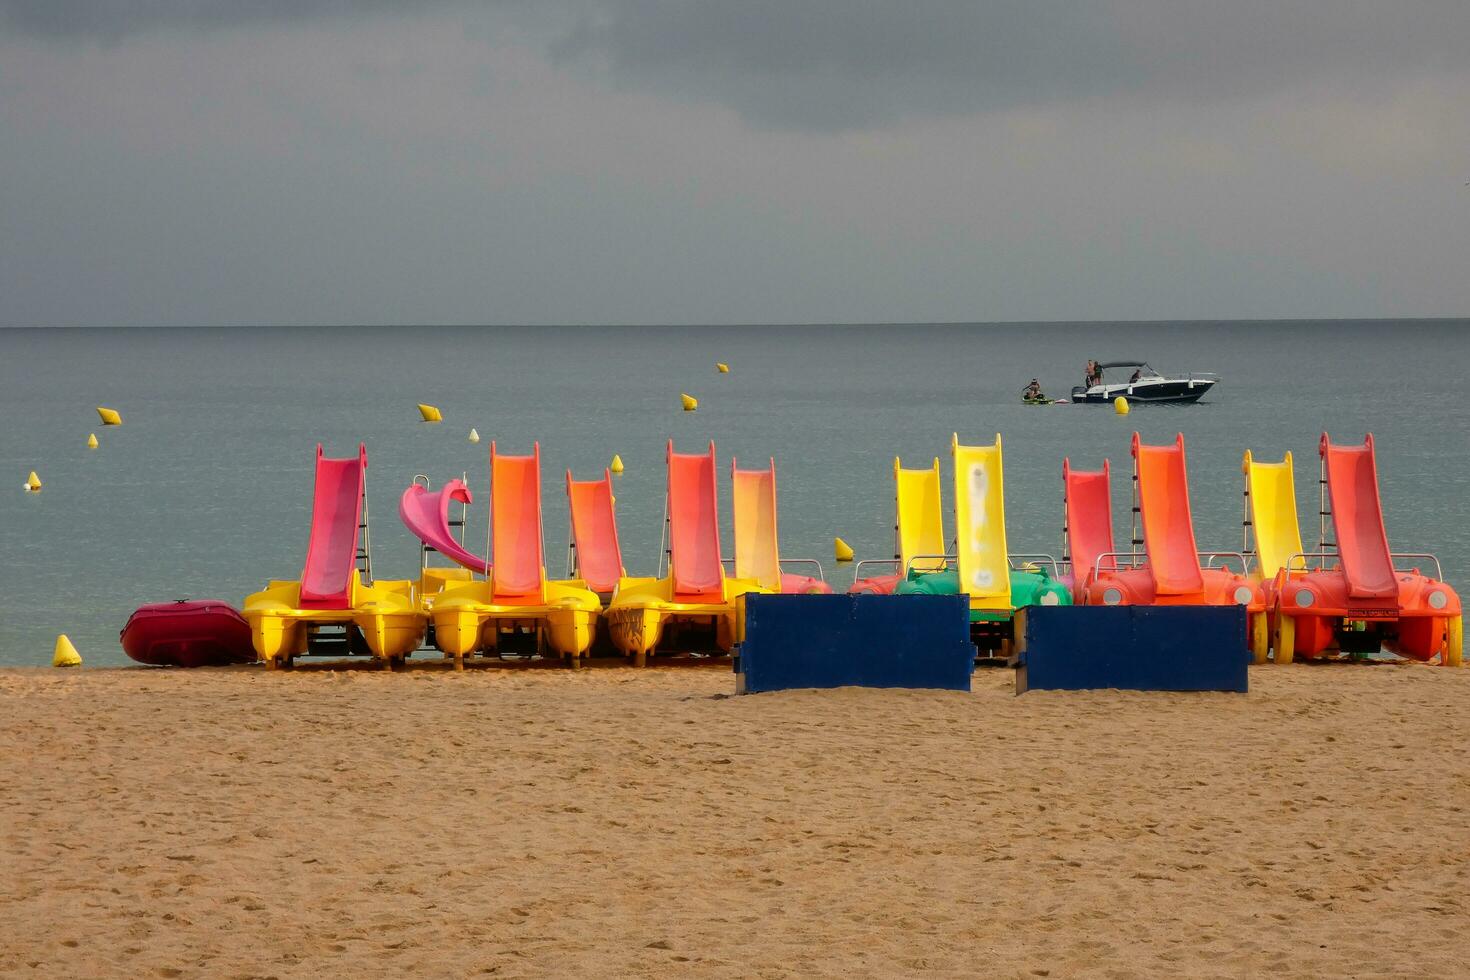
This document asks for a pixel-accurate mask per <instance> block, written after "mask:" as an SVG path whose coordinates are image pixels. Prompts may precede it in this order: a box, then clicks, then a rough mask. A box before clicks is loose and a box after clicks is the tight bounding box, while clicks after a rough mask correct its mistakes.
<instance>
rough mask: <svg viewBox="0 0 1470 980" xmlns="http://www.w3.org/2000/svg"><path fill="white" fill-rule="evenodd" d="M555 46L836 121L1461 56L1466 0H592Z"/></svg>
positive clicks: (735, 98)
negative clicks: (900, 0)
mask: <svg viewBox="0 0 1470 980" xmlns="http://www.w3.org/2000/svg"><path fill="white" fill-rule="evenodd" d="M553 53H554V54H556V55H557V56H559V57H561V58H563V59H567V60H572V61H578V60H590V61H592V62H594V63H597V64H600V65H601V66H602V67H603V68H604V69H605V70H606V71H607V72H608V73H609V74H610V76H611V77H612V78H613V79H615V80H617V81H619V82H621V83H623V84H627V85H633V86H651V87H656V88H658V89H661V90H665V91H671V92H680V93H685V94H686V95H694V96H698V97H702V98H707V99H712V100H715V101H719V102H724V103H728V104H730V105H733V106H734V107H735V108H737V109H738V110H739V111H740V112H741V113H742V114H743V115H745V116H746V117H748V118H752V119H755V120H758V121H761V122H766V123H770V124H775V125H779V126H791V127H797V128H809V127H815V128H843V127H847V126H856V125H863V124H869V123H875V122H885V121H889V120H891V119H893V118H896V117H899V116H902V115H907V114H920V115H937V114H948V113H971V112H984V111H993V110H997V109H999V110H1004V109H1008V108H1013V107H1017V106H1026V105H1037V104H1045V103H1050V102H1056V101H1061V100H1076V99H1083V98H1089V97H1096V96H1101V97H1108V96H1114V95H1120V94H1122V95H1128V94H1145V95H1148V96H1150V97H1159V98H1184V99H1189V100H1218V99H1221V98H1236V97H1242V96H1251V95H1255V94H1260V93H1269V92H1271V91H1275V90H1279V89H1280V88H1282V87H1285V86H1289V85H1294V84H1301V83H1312V82H1316V81H1324V80H1325V81H1343V82H1351V83H1352V84H1353V85H1358V86H1361V85H1365V84H1366V85H1373V84H1379V83H1382V82H1384V81H1388V80H1393V79H1397V78H1402V77H1404V76H1411V75H1417V74H1421V73H1427V72H1444V71H1459V72H1463V71H1464V70H1465V69H1466V67H1467V59H1470V3H1465V2H1464V0H1406V2H1399V3H1395V4H1393V5H1392V6H1391V7H1389V6H1386V5H1384V4H1383V3H1382V2H1381V0H1332V2H1321V0H1233V2H1231V3H1228V4H1222V3H1219V2H1217V0H1094V2H1088V3H1085V4H1078V3H1075V2H1073V0H986V2H976V0H928V2H922V3H913V4H894V3H892V2H889V0H804V2H793V0H742V2H739V3H730V2H728V0H598V2H595V3H592V4H589V5H587V6H586V7H584V8H583V12H582V17H581V20H580V22H579V24H578V26H577V27H576V28H575V29H574V30H573V31H572V32H570V33H569V34H568V35H566V36H565V37H564V38H563V39H562V40H561V41H560V42H559V43H557V44H556V45H555V46H554V48H553Z"/></svg>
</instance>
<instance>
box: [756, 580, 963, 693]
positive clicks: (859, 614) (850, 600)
mask: <svg viewBox="0 0 1470 980" xmlns="http://www.w3.org/2000/svg"><path fill="white" fill-rule="evenodd" d="M739 616H740V623H739V625H738V626H737V635H738V636H739V637H740V642H739V643H738V644H737V646H736V647H735V675H736V678H735V689H736V692H737V693H739V694H755V693H759V692H761V691H781V690H786V689H788V688H797V687H848V686H854V687H922V688H942V689H945V690H951V691H968V690H969V689H970V672H971V670H972V669H973V667H974V661H975V646H974V644H972V643H971V642H970V600H969V597H968V596H963V595H945V596H937V595H903V596H887V595H762V594H747V595H745V596H742V597H741V600H740V602H739Z"/></svg>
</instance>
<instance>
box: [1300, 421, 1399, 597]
mask: <svg viewBox="0 0 1470 980" xmlns="http://www.w3.org/2000/svg"><path fill="white" fill-rule="evenodd" d="M1319 449H1320V451H1321V453H1322V462H1323V465H1324V467H1325V469H1326V471H1327V492H1328V494H1329V495H1330V497H1331V500H1332V522H1333V526H1334V527H1335V528H1336V530H1337V554H1338V556H1339V559H1340V561H1341V563H1342V573H1343V575H1344V576H1345V577H1346V578H1347V585H1348V595H1350V596H1351V597H1353V598H1354V599H1397V598H1398V594H1399V586H1398V581H1397V579H1396V577H1395V575H1394V571H1393V558H1392V557H1391V556H1390V554H1389V550H1388V532H1387V531H1386V530H1384V527H1383V508H1382V506H1381V504H1380V502H1379V499H1378V466H1377V464H1376V463H1375V462H1374V458H1373V436H1372V435H1371V434H1370V435H1369V436H1368V438H1367V439H1365V440H1364V441H1363V445H1361V446H1334V445H1333V444H1332V443H1331V442H1330V441H1329V440H1328V438H1327V433H1325V432H1324V433H1322V441H1321V445H1320V446H1319Z"/></svg>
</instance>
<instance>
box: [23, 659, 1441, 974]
mask: <svg viewBox="0 0 1470 980" xmlns="http://www.w3.org/2000/svg"><path fill="white" fill-rule="evenodd" d="M1251 686H1252V691H1251V693H1250V694H1249V695H1248V696H1236V695H1225V694H1219V695H1196V694H1186V695H1178V694H1175V695H1169V694H1138V693H1119V692H1089V693H1065V694H1063V693H1033V694H1028V695H1026V696H1024V697H1021V698H1017V697H1015V696H1014V695H1013V694H1012V676H1011V674H1010V672H1009V671H982V672H980V673H978V674H976V677H975V691H974V692H973V693H972V694H960V693H952V692H949V693H945V692H920V691H875V690H855V689H844V690H837V691H800V692H789V693H782V694H763V695H756V696H751V697H739V698H737V697H729V696H727V695H728V694H729V693H730V692H732V691H733V689H734V678H733V676H732V675H731V674H730V673H729V672H728V668H725V669H710V668H700V669H687V668H686V669H655V670H643V671H638V670H632V669H621V668H620V669H592V670H585V671H581V672H578V673H570V672H566V671H560V670H557V671H552V670H516V671H510V670H476V671H469V672H466V673H464V674H459V675H456V674H453V673H449V672H440V671H435V670H415V671H410V672H408V673H405V674H383V673H369V672H355V671H354V672H346V671H338V672H317V671H297V672H295V673H287V674H279V673H267V672H265V671H263V670H258V669H240V670H233V671H194V672H189V673H185V672H164V671H149V670H90V669H89V670H80V671H73V672H62V671H49V670H24V669H22V670H8V671H0V739H3V743H0V783H3V789H0V833H3V836H4V840H3V847H4V855H5V859H4V867H3V869H0V973H10V972H12V971H13V972H14V973H16V974H17V975H21V976H31V975H38V976H68V975H69V976H109V975H125V976H132V977H180V976H185V977H187V976H210V977H247V976H250V977H255V976H278V977H301V976H314V975H322V974H330V975H354V976H372V975H389V974H405V973H419V974H429V975H435V976H468V975H493V976H548V975H552V976H612V975H622V976H627V975H632V976H638V975H680V976H684V975H689V976H710V977H747V976H760V977H780V976H830V977H844V978H850V977H861V976H909V975H939V976H975V975H987V976H988V975H995V976H1018V977H1033V976H1052V977H1070V976H1077V975H1097V976H1119V977H1125V976H1135V975H1139V974H1153V975H1184V974H1188V975H1203V976H1211V975H1214V976H1248V975H1251V976H1253V975H1258V974H1263V973H1271V974H1275V975H1278V976H1286V977H1321V976H1331V975H1352V976H1369V975H1393V976H1425V977H1443V976H1450V975H1454V974H1460V975H1464V974H1465V973H1466V972H1467V970H1470V915H1467V913H1470V842H1467V838H1466V826H1465V823H1466V810H1467V808H1470V762H1467V756H1466V751H1465V747H1466V740H1467V735H1470V731H1467V729H1470V724H1467V721H1466V719H1467V717H1470V713H1467V710H1466V706H1467V704H1470V671H1447V670H1440V669H1436V668H1428V667H1422V666H1380V667H1366V666H1360V667H1349V666H1306V665H1296V666H1289V667H1274V666H1273V667H1265V668H1259V669H1254V670H1252V672H1251Z"/></svg>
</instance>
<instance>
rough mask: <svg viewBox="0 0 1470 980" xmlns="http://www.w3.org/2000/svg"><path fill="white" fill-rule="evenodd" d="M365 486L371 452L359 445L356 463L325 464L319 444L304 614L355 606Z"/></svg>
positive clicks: (304, 571)
mask: <svg viewBox="0 0 1470 980" xmlns="http://www.w3.org/2000/svg"><path fill="white" fill-rule="evenodd" d="M366 482H367V446H365V445H363V444H362V443H358V446H357V457H356V458H355V459H326V458H325V457H323V456H322V444H321V443H317V444H316V489H315V491H314V493H313V495H312V500H311V540H310V541H309V543H308V544H307V546H306V567H305V568H304V569H302V571H301V608H302V609H346V608H348V605H349V604H350V603H351V593H352V575H353V572H354V571H355V570H356V568H357V535H358V530H359V529H358V525H359V524H361V523H362V491H363V487H364V486H365V485H366Z"/></svg>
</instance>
